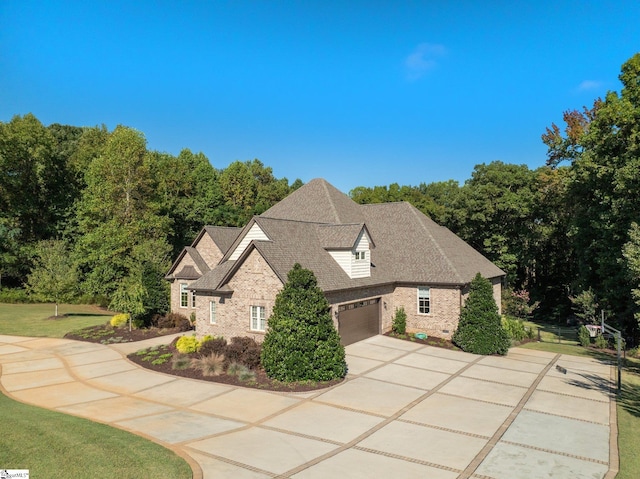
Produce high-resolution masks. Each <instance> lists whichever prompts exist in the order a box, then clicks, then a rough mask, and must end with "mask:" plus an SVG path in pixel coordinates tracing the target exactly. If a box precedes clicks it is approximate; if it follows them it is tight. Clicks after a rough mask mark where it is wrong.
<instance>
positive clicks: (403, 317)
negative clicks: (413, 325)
mask: <svg viewBox="0 0 640 479" xmlns="http://www.w3.org/2000/svg"><path fill="white" fill-rule="evenodd" d="M391 329H392V330H393V332H394V333H396V334H404V333H406V332H407V313H406V312H405V310H404V306H400V308H396V313H395V315H394V316H393V325H392V326H391Z"/></svg>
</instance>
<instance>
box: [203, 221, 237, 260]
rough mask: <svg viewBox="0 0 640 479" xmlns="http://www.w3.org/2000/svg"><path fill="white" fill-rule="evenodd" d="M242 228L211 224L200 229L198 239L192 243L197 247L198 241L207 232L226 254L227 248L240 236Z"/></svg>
mask: <svg viewBox="0 0 640 479" xmlns="http://www.w3.org/2000/svg"><path fill="white" fill-rule="evenodd" d="M241 231H242V228H236V227H233V226H211V225H206V226H205V227H204V228H202V229H201V230H200V233H198V236H196V239H194V240H193V243H191V246H192V247H194V248H195V247H196V245H197V244H198V242H199V241H200V240H201V239H202V237H203V236H204V235H205V233H206V234H208V235H209V237H210V238H211V241H213V242H214V244H215V245H216V246H217V247H218V249H219V250H220V251H221V252H222V254H223V255H224V254H225V253H226V252H227V250H228V249H229V248H230V247H231V245H232V244H233V242H234V241H235V239H236V238H237V237H238V235H239V234H240V232H241Z"/></svg>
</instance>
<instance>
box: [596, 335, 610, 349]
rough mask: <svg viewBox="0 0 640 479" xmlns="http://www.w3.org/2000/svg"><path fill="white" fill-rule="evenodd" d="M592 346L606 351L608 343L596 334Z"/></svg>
mask: <svg viewBox="0 0 640 479" xmlns="http://www.w3.org/2000/svg"><path fill="white" fill-rule="evenodd" d="M593 345H594V346H595V347H596V348H598V349H606V348H607V347H609V341H607V340H606V339H605V337H604V336H603V335H602V334H598V335H597V336H596V339H595V341H594V342H593Z"/></svg>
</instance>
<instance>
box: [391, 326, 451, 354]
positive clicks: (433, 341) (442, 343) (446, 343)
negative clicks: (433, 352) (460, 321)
mask: <svg viewBox="0 0 640 479" xmlns="http://www.w3.org/2000/svg"><path fill="white" fill-rule="evenodd" d="M384 335H385V336H389V337H390V338H396V339H402V340H404V341H410V342H412V343H416V344H425V345H427V346H435V347H436V348H444V349H452V350H454V351H462V349H460V348H459V347H458V346H456V345H455V344H453V343H452V342H451V341H450V340H448V339H443V338H437V337H435V336H433V337H427V338H426V339H419V338H416V337H415V336H414V335H413V334H409V333H407V334H396V333H393V332H391V331H390V332H388V333H384Z"/></svg>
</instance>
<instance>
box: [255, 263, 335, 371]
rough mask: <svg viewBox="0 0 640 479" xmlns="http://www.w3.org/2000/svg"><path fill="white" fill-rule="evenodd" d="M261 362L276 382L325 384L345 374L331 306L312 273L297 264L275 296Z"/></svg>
mask: <svg viewBox="0 0 640 479" xmlns="http://www.w3.org/2000/svg"><path fill="white" fill-rule="evenodd" d="M268 325H269V328H268V330H267V333H266V335H265V338H264V342H263V343H262V353H261V360H262V366H263V367H264V369H265V371H266V373H267V375H268V376H269V377H270V378H273V379H277V380H279V381H286V382H291V381H305V380H311V381H328V380H332V379H337V378H342V377H344V376H345V374H346V373H347V364H346V362H345V355H344V347H343V346H342V345H341V344H340V336H339V334H338V331H336V328H335V326H334V325H333V320H332V319H331V311H330V306H329V303H328V301H327V299H326V298H325V296H324V293H323V292H322V290H321V289H320V288H319V287H318V280H317V279H316V277H315V275H314V274H313V272H312V271H310V270H308V269H304V268H302V266H300V265H299V264H298V263H296V264H295V265H294V267H293V269H292V270H291V271H289V274H288V276H287V283H286V284H285V285H284V287H283V289H282V290H281V291H280V292H279V293H278V295H277V296H276V302H275V306H274V308H273V313H272V314H271V317H270V318H269V320H268Z"/></svg>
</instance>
